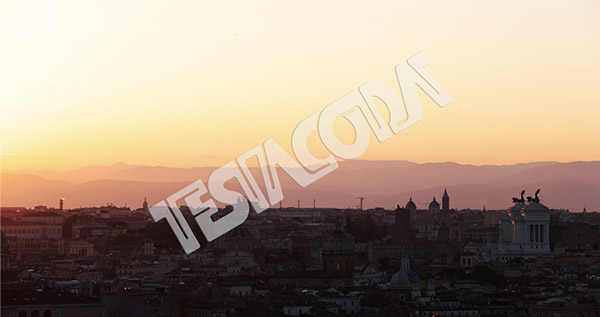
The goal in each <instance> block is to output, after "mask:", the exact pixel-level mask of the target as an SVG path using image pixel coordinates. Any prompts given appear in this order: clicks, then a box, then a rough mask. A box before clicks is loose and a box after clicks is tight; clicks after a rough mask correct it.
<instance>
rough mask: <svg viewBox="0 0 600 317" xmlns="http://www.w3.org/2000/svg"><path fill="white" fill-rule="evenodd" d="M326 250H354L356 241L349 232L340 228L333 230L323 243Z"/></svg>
mask: <svg viewBox="0 0 600 317" xmlns="http://www.w3.org/2000/svg"><path fill="white" fill-rule="evenodd" d="M323 250H324V251H353V250H354V241H353V240H352V237H350V236H349V235H348V234H346V233H343V232H341V231H339V230H336V231H335V232H333V233H332V234H331V235H330V236H329V237H327V240H325V243H324V244H323Z"/></svg>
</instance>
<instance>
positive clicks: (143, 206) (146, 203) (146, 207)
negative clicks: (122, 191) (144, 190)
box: [142, 197, 148, 209]
mask: <svg viewBox="0 0 600 317" xmlns="http://www.w3.org/2000/svg"><path fill="white" fill-rule="evenodd" d="M142 208H144V209H148V202H147V201H146V197H144V204H143V205H142Z"/></svg>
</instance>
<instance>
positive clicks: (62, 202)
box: [58, 198, 65, 210]
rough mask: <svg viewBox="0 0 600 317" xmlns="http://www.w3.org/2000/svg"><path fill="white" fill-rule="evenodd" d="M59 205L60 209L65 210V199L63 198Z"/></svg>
mask: <svg viewBox="0 0 600 317" xmlns="http://www.w3.org/2000/svg"><path fill="white" fill-rule="evenodd" d="M58 205H59V209H60V210H63V207H64V205H65V199H64V198H61V199H60V201H59V203H58Z"/></svg>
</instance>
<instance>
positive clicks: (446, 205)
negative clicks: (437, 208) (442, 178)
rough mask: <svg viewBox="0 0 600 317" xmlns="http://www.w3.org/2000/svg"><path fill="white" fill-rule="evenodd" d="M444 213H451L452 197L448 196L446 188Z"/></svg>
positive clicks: (443, 201)
mask: <svg viewBox="0 0 600 317" xmlns="http://www.w3.org/2000/svg"><path fill="white" fill-rule="evenodd" d="M442 211H443V212H449V211H450V196H448V192H447V191H446V189H445V188H444V196H442Z"/></svg>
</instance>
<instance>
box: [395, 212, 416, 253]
mask: <svg viewBox="0 0 600 317" xmlns="http://www.w3.org/2000/svg"><path fill="white" fill-rule="evenodd" d="M394 218H395V219H394V225H393V226H392V228H393V231H392V240H393V241H394V244H399V245H408V244H410V243H411V242H412V240H413V239H412V227H411V225H410V211H409V210H408V209H406V208H400V206H398V207H397V208H396V211H395V212H394Z"/></svg>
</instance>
